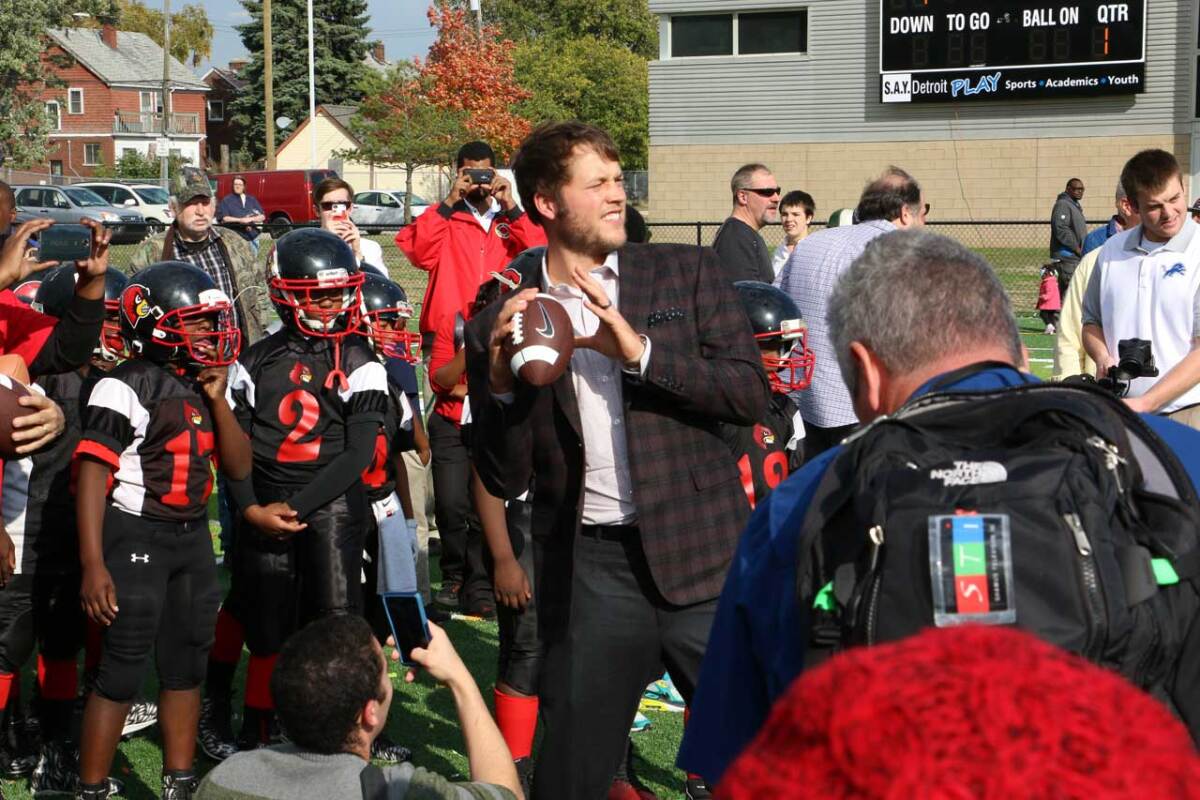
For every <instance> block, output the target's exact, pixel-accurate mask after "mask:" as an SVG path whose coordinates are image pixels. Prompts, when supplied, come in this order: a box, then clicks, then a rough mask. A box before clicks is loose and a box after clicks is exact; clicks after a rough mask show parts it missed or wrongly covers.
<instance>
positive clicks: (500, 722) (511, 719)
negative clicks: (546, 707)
mask: <svg viewBox="0 0 1200 800" xmlns="http://www.w3.org/2000/svg"><path fill="white" fill-rule="evenodd" d="M493 692H494V695H495V698H494V699H495V705H496V727H497V728H499V729H500V735H501V736H503V737H504V742H505V743H506V744H507V745H508V749H509V752H511V753H512V757H513V758H528V757H529V754H530V753H532V752H533V734H534V733H535V732H536V731H537V720H538V699H537V697H536V696H534V697H518V696H516V695H511V694H505V693H504V692H502V691H500V690H499V689H494V690H493Z"/></svg>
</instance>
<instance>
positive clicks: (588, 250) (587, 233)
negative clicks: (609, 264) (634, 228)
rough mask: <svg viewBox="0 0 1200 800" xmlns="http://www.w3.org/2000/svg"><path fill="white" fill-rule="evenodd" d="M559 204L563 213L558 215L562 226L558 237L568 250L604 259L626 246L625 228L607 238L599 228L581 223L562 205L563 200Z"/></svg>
mask: <svg viewBox="0 0 1200 800" xmlns="http://www.w3.org/2000/svg"><path fill="white" fill-rule="evenodd" d="M559 204H560V207H561V208H562V211H561V213H560V214H559V215H558V219H559V221H560V222H561V223H562V224H561V226H560V227H559V229H558V236H559V238H560V239H562V243H563V244H564V245H566V247H567V249H569V250H571V251H572V252H574V253H585V254H587V255H589V256H592V257H595V258H602V257H603V256H606V255H608V254H609V253H611V252H612V251H613V250H616V249H617V248H618V247H620V246H621V245H623V244H625V239H626V237H625V228H624V227H621V228H618V229H617V230H615V231H613V232H612V233H611V234H610V235H607V236H606V235H605V232H604V231H603V230H601V229H600V228H599V227H598V226H597V227H593V228H589V227H587V226H586V225H584V224H583V223H582V222H580V221H579V219H578V217H576V216H575V215H574V214H572V213H571V210H570V209H569V208H567V207H566V206H565V205H562V201H561V200H560V201H559Z"/></svg>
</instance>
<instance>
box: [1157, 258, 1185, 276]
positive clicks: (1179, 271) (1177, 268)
mask: <svg viewBox="0 0 1200 800" xmlns="http://www.w3.org/2000/svg"><path fill="white" fill-rule="evenodd" d="M1172 275H1179V276H1180V277H1183V276H1185V275H1187V266H1186V265H1185V264H1184V263H1183V262H1182V261H1181V262H1179V263H1178V264H1175V265H1174V266H1173V267H1171V268H1170V269H1168V270H1167V271H1166V272H1164V273H1163V277H1164V278H1169V277H1171V276H1172Z"/></svg>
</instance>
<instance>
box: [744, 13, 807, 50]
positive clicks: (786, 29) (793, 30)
mask: <svg viewBox="0 0 1200 800" xmlns="http://www.w3.org/2000/svg"><path fill="white" fill-rule="evenodd" d="M737 25H738V54H739V55H757V54H759V53H803V52H805V51H806V50H808V12H807V11H806V10H805V9H797V10H793V11H770V12H764V13H755V14H738V20H737Z"/></svg>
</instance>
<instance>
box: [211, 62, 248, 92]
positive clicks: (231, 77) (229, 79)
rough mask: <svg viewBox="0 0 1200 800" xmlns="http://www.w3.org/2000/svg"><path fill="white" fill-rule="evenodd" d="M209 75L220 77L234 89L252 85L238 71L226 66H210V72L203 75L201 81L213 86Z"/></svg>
mask: <svg viewBox="0 0 1200 800" xmlns="http://www.w3.org/2000/svg"><path fill="white" fill-rule="evenodd" d="M209 76H213V77H216V78H220V79H221V80H223V81H225V83H227V84H229V86H230V87H232V88H234V89H245V88H246V87H247V86H249V85H250V84H249V82H248V81H244V80H242V79H241V78H239V77H238V76H237V73H236V72H234V71H233V70H231V69H225V68H224V67H210V68H209V70H208V72H206V73H204V75H203V77H201V78H200V80H201V81H203V82H204V83H207V84H208V85H209V86H212V83H211V82H209V80H208V79H209Z"/></svg>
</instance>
